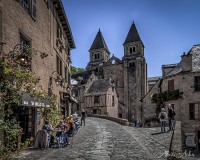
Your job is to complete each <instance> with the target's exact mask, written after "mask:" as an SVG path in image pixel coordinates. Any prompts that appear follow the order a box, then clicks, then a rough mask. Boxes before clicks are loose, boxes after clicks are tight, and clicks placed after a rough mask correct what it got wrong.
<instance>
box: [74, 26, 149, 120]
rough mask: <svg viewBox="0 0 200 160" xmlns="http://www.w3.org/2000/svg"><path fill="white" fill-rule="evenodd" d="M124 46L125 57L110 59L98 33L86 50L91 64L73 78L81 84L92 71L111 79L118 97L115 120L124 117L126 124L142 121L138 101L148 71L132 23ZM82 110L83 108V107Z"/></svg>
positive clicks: (145, 87)
mask: <svg viewBox="0 0 200 160" xmlns="http://www.w3.org/2000/svg"><path fill="white" fill-rule="evenodd" d="M123 46H124V56H123V57H122V59H119V58H117V57H115V56H114V55H112V56H111V53H110V51H109V49H108V46H107V45H106V42H105V40H104V38H103V35H102V33H101V31H100V30H99V31H98V33H97V35H96V37H95V39H94V42H93V43H92V45H91V47H90V49H89V53H90V61H89V63H88V65H87V67H86V71H84V72H83V73H79V74H77V75H74V76H72V77H73V78H74V79H76V80H78V79H82V83H84V82H85V81H86V79H88V77H89V75H90V74H91V72H92V71H94V72H95V75H96V76H97V77H98V79H111V80H112V82H113V83H114V84H115V87H116V91H117V93H118V95H119V97H118V117H120V118H127V119H128V120H129V121H133V120H136V119H140V120H141V113H142V108H141V102H140V99H141V98H142V97H143V96H144V95H145V93H146V90H147V69H146V60H145V57H144V44H143V42H142V40H141V39H140V36H139V34H138V31H137V29H136V26H135V24H134V23H133V24H132V26H131V28H130V30H129V32H128V35H127V37H126V39H125V41H124V43H123ZM79 103H81V102H79ZM81 107H83V108H85V107H86V106H81Z"/></svg>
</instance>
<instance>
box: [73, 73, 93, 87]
mask: <svg viewBox="0 0 200 160" xmlns="http://www.w3.org/2000/svg"><path fill="white" fill-rule="evenodd" d="M91 74H92V70H89V71H83V72H81V73H77V74H75V75H72V78H73V79H75V80H76V81H78V85H83V84H85V83H87V80H88V79H89V78H90V75H91Z"/></svg>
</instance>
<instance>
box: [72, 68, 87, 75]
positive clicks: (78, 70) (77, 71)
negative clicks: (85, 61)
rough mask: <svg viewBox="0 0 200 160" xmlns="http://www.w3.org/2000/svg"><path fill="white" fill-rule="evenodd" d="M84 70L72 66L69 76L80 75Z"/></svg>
mask: <svg viewBox="0 0 200 160" xmlns="http://www.w3.org/2000/svg"><path fill="white" fill-rule="evenodd" d="M83 71H84V69H83V68H76V67H74V66H71V74H72V75H74V74H77V73H81V72H83Z"/></svg>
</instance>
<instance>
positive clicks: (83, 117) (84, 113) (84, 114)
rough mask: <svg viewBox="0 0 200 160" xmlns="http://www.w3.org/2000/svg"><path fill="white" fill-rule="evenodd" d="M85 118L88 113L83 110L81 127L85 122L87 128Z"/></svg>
mask: <svg viewBox="0 0 200 160" xmlns="http://www.w3.org/2000/svg"><path fill="white" fill-rule="evenodd" d="M85 118H86V112H85V110H84V109H82V112H81V126H82V124H83V123H82V122H84V126H85Z"/></svg>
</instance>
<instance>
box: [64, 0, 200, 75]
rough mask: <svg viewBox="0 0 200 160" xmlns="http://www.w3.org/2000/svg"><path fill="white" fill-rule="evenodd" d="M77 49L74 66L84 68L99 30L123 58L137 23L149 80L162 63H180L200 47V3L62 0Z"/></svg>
mask: <svg viewBox="0 0 200 160" xmlns="http://www.w3.org/2000/svg"><path fill="white" fill-rule="evenodd" d="M62 1H63V4H64V7H65V10H66V13H67V17H68V20H69V23H70V26H71V30H72V34H73V37H74V41H75V44H76V49H74V50H72V65H73V66H75V67H81V68H85V67H86V66H87V63H88V62H89V52H88V50H89V48H90V47H91V45H92V42H93V40H94V38H95V36H96V34H97V32H98V30H99V28H100V29H101V32H102V34H103V36H104V39H105V41H106V43H107V46H108V48H109V50H110V52H111V54H114V55H115V56H116V57H118V58H122V57H123V55H124V52H123V42H124V40H125V38H126V36H127V34H128V31H129V29H130V27H131V24H132V23H133V21H134V23H135V25H136V27H137V29H138V32H139V34H140V37H141V39H142V41H143V43H144V45H145V57H146V61H147V64H148V77H152V76H160V75H161V74H162V73H161V66H162V65H163V64H171V63H178V62H179V61H180V56H181V55H182V53H183V52H188V51H189V50H190V49H191V47H192V46H193V45H195V44H200V0H62Z"/></svg>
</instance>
